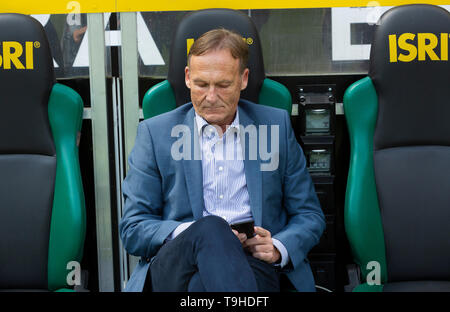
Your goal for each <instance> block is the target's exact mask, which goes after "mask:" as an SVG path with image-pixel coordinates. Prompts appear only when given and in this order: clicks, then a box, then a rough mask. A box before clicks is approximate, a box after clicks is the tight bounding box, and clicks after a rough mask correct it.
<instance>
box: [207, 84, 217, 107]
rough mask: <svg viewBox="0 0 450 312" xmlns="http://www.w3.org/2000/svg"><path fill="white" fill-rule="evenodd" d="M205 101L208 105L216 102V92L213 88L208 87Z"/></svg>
mask: <svg viewBox="0 0 450 312" xmlns="http://www.w3.org/2000/svg"><path fill="white" fill-rule="evenodd" d="M206 100H207V101H208V102H210V103H214V102H216V101H217V90H216V88H215V87H214V86H210V87H209V88H208V92H207V94H206Z"/></svg>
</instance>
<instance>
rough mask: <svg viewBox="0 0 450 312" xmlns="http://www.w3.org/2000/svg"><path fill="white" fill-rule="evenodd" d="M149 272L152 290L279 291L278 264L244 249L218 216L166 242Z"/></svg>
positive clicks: (209, 217)
mask: <svg viewBox="0 0 450 312" xmlns="http://www.w3.org/2000/svg"><path fill="white" fill-rule="evenodd" d="M149 276H150V277H151V278H148V279H147V282H146V283H151V288H152V290H153V291H198V292H200V291H216V292H224V291H234V292H241V291H247V292H255V291H266V292H268V291H280V273H279V272H278V270H277V268H276V267H275V266H273V265H271V264H268V263H266V262H264V261H261V260H259V259H256V258H254V257H252V256H251V254H249V253H247V252H245V251H244V249H243V248H242V244H241V243H240V241H239V239H238V238H237V237H236V236H235V235H234V234H233V232H232V231H231V229H230V226H229V225H228V223H227V222H226V221H225V220H223V219H222V218H220V217H216V216H207V217H204V218H202V219H200V220H198V221H196V222H194V223H193V224H192V225H191V226H189V228H187V229H186V230H185V231H183V232H182V233H181V234H180V235H178V236H177V237H176V238H175V239H174V240H172V241H169V242H167V243H165V244H164V245H163V246H162V247H161V249H160V250H159V251H158V253H157V255H156V257H155V258H154V259H153V261H152V263H151V265H150V275H149ZM148 286H149V285H147V287H146V289H148V288H149V287H148Z"/></svg>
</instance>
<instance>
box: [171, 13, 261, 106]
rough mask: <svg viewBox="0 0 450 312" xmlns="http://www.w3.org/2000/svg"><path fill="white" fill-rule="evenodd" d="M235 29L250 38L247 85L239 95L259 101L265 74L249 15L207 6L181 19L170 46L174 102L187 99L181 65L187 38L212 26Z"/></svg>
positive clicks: (182, 102) (255, 31) (257, 36)
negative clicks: (205, 8) (206, 8)
mask: <svg viewBox="0 0 450 312" xmlns="http://www.w3.org/2000/svg"><path fill="white" fill-rule="evenodd" d="M220 27H223V28H226V29H228V30H232V31H235V32H237V33H239V34H241V35H242V37H244V38H251V41H247V42H251V44H249V49H250V50H249V63H248V68H249V69H250V74H249V81H248V86H247V88H246V89H245V90H244V91H243V92H242V93H241V97H242V98H244V99H247V100H250V101H253V102H255V103H258V95H259V91H260V89H261V85H262V82H263V80H264V78H265V73H264V63H263V57H262V52H261V43H260V40H259V35H258V32H257V30H256V28H255V25H254V24H253V22H252V21H251V19H250V18H249V17H248V16H247V15H245V14H244V13H242V12H240V11H235V10H229V9H208V10H200V11H195V12H193V13H188V14H187V15H186V16H185V17H184V18H183V20H182V21H181V22H180V24H179V25H178V28H177V32H176V34H175V38H174V40H173V43H172V47H171V54H170V62H169V73H168V77H167V79H168V80H169V82H170V84H171V85H172V88H173V90H174V92H175V98H176V102H177V106H180V105H182V104H184V103H187V102H190V101H191V97H190V93H189V89H188V88H187V87H186V85H185V80H184V68H185V67H186V64H187V50H186V49H187V45H186V39H189V38H193V39H197V38H198V37H200V36H201V35H202V34H204V33H205V32H207V31H209V30H211V29H215V28H220Z"/></svg>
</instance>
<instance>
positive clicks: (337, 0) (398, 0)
mask: <svg viewBox="0 0 450 312" xmlns="http://www.w3.org/2000/svg"><path fill="white" fill-rule="evenodd" d="M412 3H428V4H436V5H444V4H448V3H449V0H421V1H416V2H414V1H411V0H380V1H367V0H333V1H331V0H315V1H311V0H247V1H240V0H221V1H217V2H215V3H213V4H212V3H211V1H210V0H162V1H157V0H76V1H73V0H45V1H36V0H21V1H1V3H0V13H23V14H68V13H100V12H144V11H190V10H198V9H206V8H219V7H220V8H230V9H292V8H330V7H368V6H369V7H370V6H397V5H403V4H412Z"/></svg>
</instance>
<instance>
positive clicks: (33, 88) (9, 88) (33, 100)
mask: <svg viewBox="0 0 450 312" xmlns="http://www.w3.org/2000/svg"><path fill="white" fill-rule="evenodd" d="M8 42H9V43H8ZM11 42H12V43H11ZM0 45H1V49H0V51H1V55H2V64H1V66H0V110H1V113H0V154H1V153H14V154H27V153H34V154H43V155H54V154H55V148H54V145H53V139H52V134H51V130H50V125H49V122H48V112H47V105H48V99H49V95H50V92H51V89H52V87H53V84H54V82H55V78H54V74H53V59H52V56H51V51H50V47H49V44H48V41H47V37H46V35H45V31H44V29H43V27H42V26H41V24H40V23H39V22H38V21H36V20H35V19H33V18H31V17H29V16H26V15H19V14H0ZM5 45H13V46H17V49H16V48H15V47H14V48H10V49H6V50H10V51H11V53H13V54H14V53H17V57H18V58H17V59H16V58H14V57H13V59H14V60H15V61H14V62H16V64H14V62H11V64H10V65H11V66H10V67H11V68H10V69H8V68H7V67H9V66H8V65H7V64H6V63H9V62H6V59H9V57H7V56H6V55H5V51H4V50H5V47H6V46H5ZM20 49H22V50H23V51H22V53H21V55H20V56H19V54H18V53H19V52H20V51H19V50H20ZM27 51H28V52H27ZM31 55H32V56H33V57H32V59H31ZM31 60H32V61H33V68H31ZM27 63H28V64H27ZM21 65H22V66H23V67H24V68H23V69H18V68H16V66H18V67H21Z"/></svg>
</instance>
